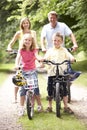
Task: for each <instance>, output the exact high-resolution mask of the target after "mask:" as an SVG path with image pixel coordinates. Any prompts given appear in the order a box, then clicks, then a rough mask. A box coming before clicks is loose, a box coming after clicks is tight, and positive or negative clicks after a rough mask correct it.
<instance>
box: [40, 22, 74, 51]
mask: <svg viewBox="0 0 87 130" xmlns="http://www.w3.org/2000/svg"><path fill="white" fill-rule="evenodd" d="M56 32H59V33H60V34H61V35H63V45H64V41H65V36H69V35H70V34H71V33H72V31H71V29H70V28H69V27H68V26H67V25H66V24H65V23H62V22H57V25H56V27H55V28H53V27H52V26H51V25H50V23H48V24H46V25H44V27H43V29H42V32H41V38H46V41H47V49H49V48H51V47H53V43H52V35H53V34H54V33H56Z"/></svg>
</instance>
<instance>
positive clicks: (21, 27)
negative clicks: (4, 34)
mask: <svg viewBox="0 0 87 130" xmlns="http://www.w3.org/2000/svg"><path fill="white" fill-rule="evenodd" d="M25 20H27V21H28V22H29V29H30V28H31V22H30V20H29V19H28V18H27V17H25V18H22V19H21V21H20V29H22V30H24V27H23V23H24V21H25Z"/></svg>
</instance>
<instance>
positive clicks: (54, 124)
mask: <svg viewBox="0 0 87 130" xmlns="http://www.w3.org/2000/svg"><path fill="white" fill-rule="evenodd" d="M72 66H73V69H75V70H78V71H82V74H81V76H80V77H79V78H78V79H77V80H76V81H75V82H74V83H75V84H77V85H79V84H80V86H81V85H82V86H87V80H86V77H87V60H84V61H77V62H76V63H75V64H73V65H72ZM11 68H13V64H2V65H0V86H1V84H2V83H3V81H4V80H5V79H6V78H7V76H8V74H9V73H10V70H11ZM38 77H39V87H40V93H41V100H42V104H43V106H44V109H46V107H47V105H48V102H47V101H46V99H45V97H46V95H47V91H46V84H47V83H46V81H47V80H46V76H44V77H45V78H43V75H42V74H39V75H38ZM62 107H63V104H62ZM36 108H37V105H36V106H35V114H34V118H33V120H29V119H28V117H27V114H25V116H24V117H22V118H20V119H19V120H18V122H20V123H21V124H22V126H23V128H24V130H86V129H87V126H85V125H84V124H83V123H82V122H80V121H79V120H78V119H77V118H76V117H75V116H74V115H67V114H64V113H63V109H61V115H62V116H61V119H59V118H57V117H56V115H55V113H39V114H38V113H37V111H36ZM53 110H54V111H55V102H53Z"/></svg>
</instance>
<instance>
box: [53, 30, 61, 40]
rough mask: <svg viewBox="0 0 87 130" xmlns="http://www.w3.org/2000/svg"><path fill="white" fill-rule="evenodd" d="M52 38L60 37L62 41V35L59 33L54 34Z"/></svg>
mask: <svg viewBox="0 0 87 130" xmlns="http://www.w3.org/2000/svg"><path fill="white" fill-rule="evenodd" d="M53 37H60V38H61V39H62V41H63V35H61V34H60V33H59V32H56V33H54V34H53V36H52V38H53Z"/></svg>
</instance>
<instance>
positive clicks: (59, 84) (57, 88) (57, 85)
mask: <svg viewBox="0 0 87 130" xmlns="http://www.w3.org/2000/svg"><path fill="white" fill-rule="evenodd" d="M43 62H44V63H46V64H53V65H55V66H56V72H55V77H54V79H53V88H54V90H53V96H52V97H53V99H54V101H56V116H57V117H61V113H60V108H61V100H62V99H63V91H64V87H63V83H66V87H67V90H68V96H69V98H71V94H70V85H69V83H70V80H71V75H70V74H69V73H68V72H66V73H65V74H64V75H60V74H59V66H60V65H62V64H64V63H66V64H67V65H70V61H68V60H64V61H63V62H61V63H55V62H53V61H50V60H44V61H43ZM69 100H70V99H69Z"/></svg>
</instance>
